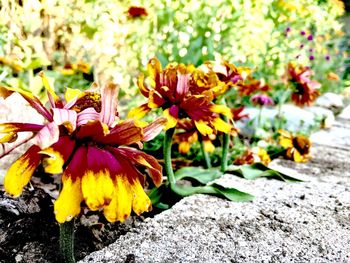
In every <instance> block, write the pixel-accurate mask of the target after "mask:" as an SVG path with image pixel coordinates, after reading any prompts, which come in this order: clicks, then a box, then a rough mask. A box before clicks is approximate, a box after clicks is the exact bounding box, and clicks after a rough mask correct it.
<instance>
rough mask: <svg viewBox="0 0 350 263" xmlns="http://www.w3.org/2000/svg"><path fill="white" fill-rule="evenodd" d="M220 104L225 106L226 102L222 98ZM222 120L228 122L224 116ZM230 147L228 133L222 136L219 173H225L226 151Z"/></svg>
mask: <svg viewBox="0 0 350 263" xmlns="http://www.w3.org/2000/svg"><path fill="white" fill-rule="evenodd" d="M220 104H222V105H225V106H226V100H225V98H224V97H223V98H222V99H221V100H220ZM222 119H223V120H224V121H225V122H228V119H227V117H226V116H222ZM229 146H230V134H229V133H224V134H223V136H222V156H221V172H223V173H224V172H225V171H226V169H227V161H228V150H229Z"/></svg>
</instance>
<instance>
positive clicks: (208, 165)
mask: <svg viewBox="0 0 350 263" xmlns="http://www.w3.org/2000/svg"><path fill="white" fill-rule="evenodd" d="M199 142H200V144H201V151H202V154H203V158H204V162H205V168H207V169H210V168H211V161H210V156H209V153H208V152H206V151H205V146H204V142H203V137H202V135H201V134H199Z"/></svg>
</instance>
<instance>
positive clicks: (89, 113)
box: [77, 108, 100, 127]
mask: <svg viewBox="0 0 350 263" xmlns="http://www.w3.org/2000/svg"><path fill="white" fill-rule="evenodd" d="M99 119H100V114H99V113H98V112H97V111H96V110H95V109H94V108H87V109H85V110H83V111H81V112H79V113H78V116H77V126H78V127H79V126H81V125H84V124H86V123H88V122H89V121H97V120H99Z"/></svg>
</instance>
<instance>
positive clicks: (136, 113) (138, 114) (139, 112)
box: [128, 103, 151, 119]
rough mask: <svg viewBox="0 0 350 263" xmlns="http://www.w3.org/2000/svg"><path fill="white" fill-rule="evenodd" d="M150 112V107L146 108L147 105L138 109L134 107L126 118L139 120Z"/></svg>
mask: <svg viewBox="0 0 350 263" xmlns="http://www.w3.org/2000/svg"><path fill="white" fill-rule="evenodd" d="M150 110H151V108H150V107H148V104H147V103H145V104H142V105H141V106H139V107H136V108H134V109H132V110H130V111H129V113H128V118H135V119H141V118H142V117H143V116H145V115H146V114H147V113H148V112H149V111H150Z"/></svg>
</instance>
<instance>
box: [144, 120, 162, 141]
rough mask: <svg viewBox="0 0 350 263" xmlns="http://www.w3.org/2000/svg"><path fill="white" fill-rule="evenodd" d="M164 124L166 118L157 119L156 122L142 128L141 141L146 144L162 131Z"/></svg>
mask: <svg viewBox="0 0 350 263" xmlns="http://www.w3.org/2000/svg"><path fill="white" fill-rule="evenodd" d="M166 122H167V119H166V118H158V119H157V120H155V121H154V122H152V123H151V124H149V125H147V126H146V127H145V128H143V133H144V134H143V139H142V141H144V142H147V141H150V140H153V139H154V138H155V137H156V136H157V135H158V134H159V133H160V132H161V131H162V130H163V129H164V127H165V124H166Z"/></svg>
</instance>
